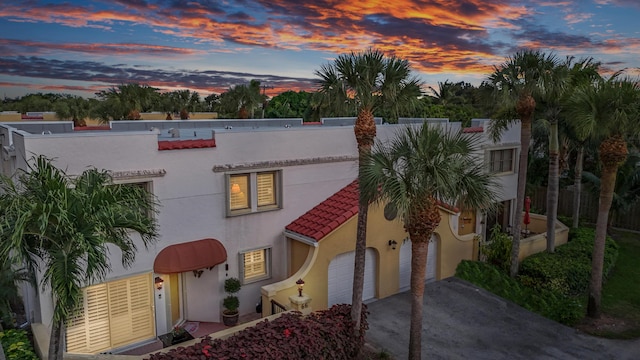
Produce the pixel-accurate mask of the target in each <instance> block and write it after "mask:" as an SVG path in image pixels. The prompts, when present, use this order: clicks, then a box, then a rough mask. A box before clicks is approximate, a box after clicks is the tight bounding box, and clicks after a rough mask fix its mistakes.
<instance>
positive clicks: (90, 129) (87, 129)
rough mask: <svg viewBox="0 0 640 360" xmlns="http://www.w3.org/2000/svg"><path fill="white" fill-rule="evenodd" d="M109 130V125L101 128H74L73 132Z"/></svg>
mask: <svg viewBox="0 0 640 360" xmlns="http://www.w3.org/2000/svg"><path fill="white" fill-rule="evenodd" d="M93 130H111V127H110V126H109V125H102V126H75V127H74V128H73V131H93Z"/></svg>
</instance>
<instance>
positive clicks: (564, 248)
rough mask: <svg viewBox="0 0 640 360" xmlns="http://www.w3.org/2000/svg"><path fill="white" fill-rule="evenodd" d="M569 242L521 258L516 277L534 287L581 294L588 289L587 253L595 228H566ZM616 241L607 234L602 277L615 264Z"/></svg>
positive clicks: (589, 257)
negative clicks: (552, 250) (553, 248)
mask: <svg viewBox="0 0 640 360" xmlns="http://www.w3.org/2000/svg"><path fill="white" fill-rule="evenodd" d="M569 239H570V240H569V242H568V243H567V244H564V245H561V246H558V247H557V248H556V251H555V253H553V254H549V253H547V252H541V253H538V254H534V255H531V256H529V257H527V258H526V259H524V260H523V261H522V263H521V265H520V272H519V277H518V280H519V281H520V282H521V283H522V284H523V285H526V286H529V287H531V288H533V289H535V290H551V291H556V292H560V293H562V294H563V295H566V296H579V295H583V294H585V293H586V292H587V290H588V289H589V280H590V278H591V254H592V253H593V244H594V239H595V231H594V230H593V229H590V228H578V229H575V230H571V231H570V232H569ZM617 258H618V245H617V244H616V243H615V242H614V241H613V240H612V239H611V238H610V237H607V240H606V243H605V256H604V271H603V274H604V277H605V278H606V276H607V275H608V274H609V272H610V271H611V270H612V269H613V267H614V266H615V262H616V260H617Z"/></svg>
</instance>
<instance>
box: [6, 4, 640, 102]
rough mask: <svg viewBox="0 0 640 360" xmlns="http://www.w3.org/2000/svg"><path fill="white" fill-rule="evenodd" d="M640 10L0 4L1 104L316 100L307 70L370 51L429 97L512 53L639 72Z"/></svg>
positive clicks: (479, 76)
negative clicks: (387, 58) (137, 89)
mask: <svg viewBox="0 0 640 360" xmlns="http://www.w3.org/2000/svg"><path fill="white" fill-rule="evenodd" d="M639 21H640V1H639V0H564V1H563V0H553V1H550V0H532V1H516V0H494V1H491V0H413V1H411V0H373V1H364V0H363V1H351V0H341V1H334V0H313V1H304V0H239V1H226V0H221V1H216V0H209V1H188V0H157V1H147V0H128V1H127V0H108V1H107V0H105V1H64V2H63V1H36V0H3V1H2V6H0V90H1V92H0V96H3V97H4V96H6V97H15V96H23V95H25V94H28V93H36V92H44V93H46V92H63V93H71V94H77V95H82V96H87V97H91V96H93V95H94V93H95V92H97V91H100V90H104V89H107V88H109V87H111V86H114V85H118V84H121V83H131V82H136V83H140V84H148V85H150V86H154V87H157V88H160V89H163V90H178V89H189V90H194V91H198V92H199V93H200V94H201V95H202V96H206V95H208V94H210V93H212V92H217V93H219V92H223V91H225V90H226V89H228V88H229V87H230V86H233V85H236V84H241V83H247V82H248V81H249V80H250V79H257V80H259V81H260V82H261V83H262V84H263V85H266V89H265V90H266V91H267V94H270V95H275V94H277V93H279V92H281V91H285V90H296V91H297V90H314V89H315V84H314V80H315V79H316V77H315V75H314V71H315V70H318V69H319V68H320V66H321V65H322V64H324V63H327V62H329V61H331V60H332V59H334V58H335V57H336V56H337V55H339V54H342V53H348V52H351V51H360V50H364V49H367V48H369V47H374V48H377V49H380V50H382V51H384V52H385V53H386V54H388V55H396V56H399V57H401V58H404V59H407V60H409V61H410V62H411V65H412V67H413V69H414V70H415V72H416V74H417V75H419V77H420V78H421V79H422V80H423V81H424V82H425V83H426V84H427V85H432V86H436V84H437V82H438V81H445V80H451V81H454V82H457V81H466V82H470V83H472V84H474V85H478V84H480V82H481V81H482V80H483V79H484V78H485V77H486V76H487V75H488V74H489V73H490V72H491V71H492V67H493V66H494V65H499V64H500V63H501V62H503V61H504V60H505V57H506V56H509V55H511V54H513V53H514V52H516V51H518V50H519V49H522V48H536V49H541V50H544V51H553V52H554V53H556V54H557V55H558V56H560V57H561V58H564V56H566V55H574V56H576V57H577V58H581V57H585V56H592V57H594V58H595V59H596V60H599V61H601V62H602V63H603V65H604V68H605V69H607V70H609V71H615V70H620V69H623V68H630V70H629V74H630V75H634V76H635V75H637V74H638V71H637V68H638V67H639V66H640V26H639V25H638V22H639Z"/></svg>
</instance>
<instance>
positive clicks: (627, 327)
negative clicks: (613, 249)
mask: <svg viewBox="0 0 640 360" xmlns="http://www.w3.org/2000/svg"><path fill="white" fill-rule="evenodd" d="M612 235H613V238H614V239H615V240H616V242H617V243H618V245H619V246H620V253H619V255H618V262H617V263H616V266H615V268H614V269H613V271H612V272H611V274H610V275H609V278H608V279H607V282H606V283H605V284H604V286H603V288H602V312H603V314H604V315H605V316H608V317H611V318H615V319H620V320H621V321H623V324H620V325H619V326H618V327H622V331H620V330H617V329H615V330H614V329H606V330H602V331H599V332H596V334H597V335H599V336H606V337H612V338H627V339H628V338H637V337H640V286H638V284H640V266H638V259H640V234H637V233H632V232H626V231H615V232H614V233H613V234H612Z"/></svg>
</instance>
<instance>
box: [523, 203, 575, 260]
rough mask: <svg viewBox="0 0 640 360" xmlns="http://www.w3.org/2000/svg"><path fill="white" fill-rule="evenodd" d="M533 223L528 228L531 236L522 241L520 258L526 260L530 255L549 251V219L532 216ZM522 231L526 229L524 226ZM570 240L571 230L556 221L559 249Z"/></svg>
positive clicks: (556, 243) (541, 216) (537, 215)
mask: <svg viewBox="0 0 640 360" xmlns="http://www.w3.org/2000/svg"><path fill="white" fill-rule="evenodd" d="M530 218H531V223H530V224H529V225H528V226H527V227H526V229H528V230H529V231H531V234H530V235H529V236H528V237H523V238H521V239H520V253H519V254H518V258H519V259H520V261H522V260H524V258H526V257H527V256H529V255H533V254H536V253H539V252H542V251H545V250H547V217H546V216H544V215H539V214H530ZM522 229H525V226H524V224H522ZM568 240H569V228H568V227H567V226H566V225H564V224H563V223H561V222H560V221H557V220H556V241H555V246H556V247H558V246H560V245H562V244H566V243H567V241H568Z"/></svg>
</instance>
